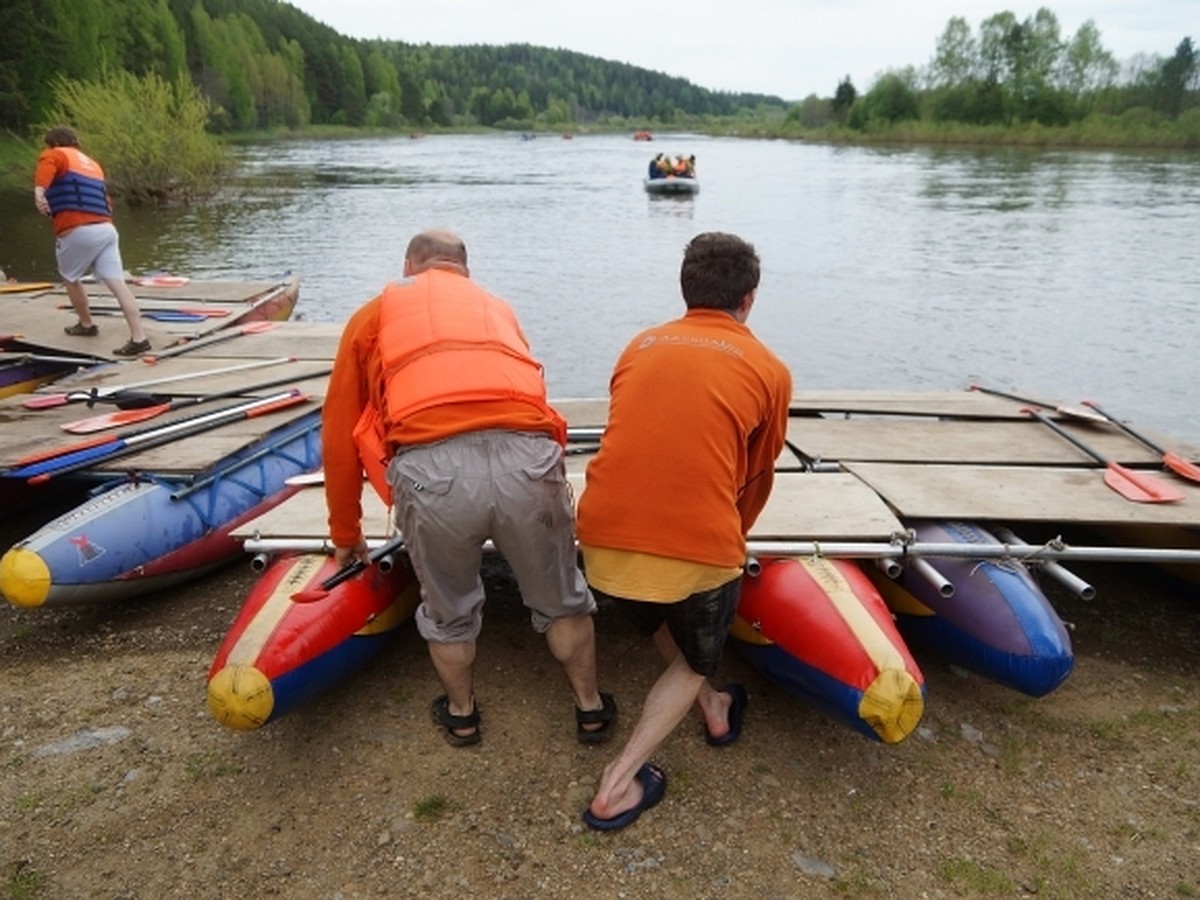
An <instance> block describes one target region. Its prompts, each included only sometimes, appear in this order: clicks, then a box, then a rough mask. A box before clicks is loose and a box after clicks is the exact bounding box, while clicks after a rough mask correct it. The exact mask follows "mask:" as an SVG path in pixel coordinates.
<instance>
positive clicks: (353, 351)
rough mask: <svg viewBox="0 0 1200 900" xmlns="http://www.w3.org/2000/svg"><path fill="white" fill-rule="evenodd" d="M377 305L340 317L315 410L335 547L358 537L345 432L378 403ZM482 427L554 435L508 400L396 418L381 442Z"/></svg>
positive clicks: (354, 463) (354, 459) (352, 455)
mask: <svg viewBox="0 0 1200 900" xmlns="http://www.w3.org/2000/svg"><path fill="white" fill-rule="evenodd" d="M417 277H418V278H419V277H420V276H419V275H418V276H417ZM382 303H383V299H382V295H380V296H376V297H374V298H372V299H371V300H369V301H368V302H367V303H366V304H365V305H364V306H362V307H361V308H359V309H358V310H357V311H356V312H355V313H354V314H353V315H352V316H351V317H350V319H349V321H347V323H346V328H345V330H344V331H343V332H342V337H341V341H340V342H339V344H338V351H337V357H336V358H335V360H334V364H333V371H332V372H331V373H330V376H329V389H328V393H327V394H326V398H325V405H324V408H323V410H322V413H321V444H322V457H321V458H322V463H323V465H324V469H325V502H326V505H327V506H328V509H329V537H330V539H331V540H332V541H333V543H334V544H336V545H337V546H339V547H350V546H353V545H354V544H355V543H357V542H358V541H359V540H360V539H361V538H362V536H363V533H362V486H363V480H362V478H363V476H362V463H361V461H360V460H359V458H358V447H357V445H356V444H355V442H354V437H353V431H354V425H355V423H356V422H357V421H358V418H359V415H360V414H361V413H362V410H363V409H365V408H366V407H367V405H368V404H371V405H374V406H375V407H376V408H378V409H383V408H384V406H383V400H382V397H383V366H382V362H381V359H380V354H379V320H380V315H379V313H380V307H381V306H382ZM490 429H506V430H510V431H533V432H546V433H548V434H550V435H556V433H557V423H556V422H554V421H552V420H551V419H550V417H548V416H547V415H546V414H545V413H543V412H542V411H540V410H538V409H537V408H536V407H534V406H532V405H530V404H528V403H523V402H520V401H516V400H495V401H485V402H480V403H456V404H452V405H447V406H440V407H434V408H433V409H429V410H425V411H424V412H420V413H417V414H416V415H413V416H409V417H408V418H407V419H405V420H404V421H403V422H400V423H388V429H387V442H388V445H389V446H391V447H399V446H405V445H413V444H427V443H432V442H434V441H440V440H443V439H444V438H448V437H451V436H452V435H455V434H462V433H464V432H467V431H486V430H490Z"/></svg>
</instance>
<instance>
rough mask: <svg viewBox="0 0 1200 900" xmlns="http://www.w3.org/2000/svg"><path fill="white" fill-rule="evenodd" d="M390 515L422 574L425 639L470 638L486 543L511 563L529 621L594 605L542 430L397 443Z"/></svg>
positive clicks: (475, 629) (420, 610) (543, 623)
mask: <svg viewBox="0 0 1200 900" xmlns="http://www.w3.org/2000/svg"><path fill="white" fill-rule="evenodd" d="M388 480H389V481H390V482H391V485H392V492H393V496H394V497H395V501H396V521H397V524H398V525H399V526H400V533H401V534H402V535H403V537H404V542H405V545H406V549H407V550H408V555H409V559H411V560H412V564H413V569H414V571H415V572H416V575H417V580H418V581H419V582H420V583H421V605H420V606H419V607H417V611H416V615H415V619H416V623H417V630H418V631H419V632H420V634H421V636H422V637H423V638H425V639H426V640H431V641H441V642H454V641H470V640H474V639H475V638H476V637H477V636H478V634H479V630H480V628H481V626H482V623H483V602H484V599H485V597H484V587H483V580H482V578H481V577H480V571H479V570H480V565H481V563H482V561H483V543H484V541H486V540H488V539H489V538H490V539H491V541H492V543H493V544H495V546H496V549H497V550H498V551H500V553H501V554H502V555H503V556H504V558H505V560H506V561H507V562H508V564H509V566H511V567H512V572H513V577H514V578H515V579H516V581H517V587H518V588H519V590H520V593H521V599H522V601H523V602H524V604H525V606H527V607H528V608H529V609H530V610H531V613H532V615H531V620H532V623H533V627H534V629H535V630H536V631H538V632H544V631H545V630H546V629H547V628H549V627H550V623H551V622H552V621H553V620H554V619H558V618H562V617H563V616H574V615H580V614H583V613H589V614H590V613H593V612H595V611H596V601H595V599H594V598H593V597H592V592H591V591H590V590H589V589H588V586H587V582H586V581H585V580H584V578H583V573H582V572H580V570H579V565H578V562H579V555H578V551H577V550H576V547H575V504H574V502H573V501H572V497H571V483H570V482H569V481H567V477H566V467H565V465H564V462H563V451H562V447H561V446H559V444H558V442H557V441H555V440H554V439H553V438H551V437H550V436H549V435H539V434H528V433H525V432H515V431H501V430H495V431H475V432H469V433H467V434H461V435H456V436H454V437H452V438H447V439H446V440H444V441H438V442H437V443H435V444H422V445H420V446H416V447H407V448H402V449H401V451H400V452H399V453H398V454H397V455H396V456H395V457H394V458H393V459H392V461H391V464H390V465H389V467H388Z"/></svg>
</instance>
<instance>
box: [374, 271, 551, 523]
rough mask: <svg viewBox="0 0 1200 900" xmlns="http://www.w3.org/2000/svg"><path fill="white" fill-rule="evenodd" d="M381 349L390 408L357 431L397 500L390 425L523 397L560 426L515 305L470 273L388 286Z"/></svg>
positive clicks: (379, 478) (377, 484) (379, 488)
mask: <svg viewBox="0 0 1200 900" xmlns="http://www.w3.org/2000/svg"><path fill="white" fill-rule="evenodd" d="M379 352H380V359H381V362H382V370H383V379H384V385H383V401H384V406H385V410H383V411H382V415H381V411H379V410H376V409H375V408H374V407H370V408H368V409H366V410H364V411H363V413H362V415H361V416H360V417H359V420H358V423H357V425H356V427H355V429H354V439H355V443H356V444H357V446H358V448H359V457H360V459H361V460H362V462H363V469H364V471H365V472H366V473H367V476H368V479H369V480H370V482H371V484H372V486H373V487H374V488H375V490H376V492H377V493H379V495H380V496H381V497H382V498H383V499H384V501H385V502H390V499H391V498H390V490H388V488H387V483H386V477H385V475H384V469H385V467H386V462H385V460H386V459H387V457H388V453H387V449H386V437H385V436H386V430H387V425H388V423H396V422H400V421H401V420H403V419H404V418H405V417H407V416H411V415H414V414H416V413H419V412H421V411H422V410H426V409H431V408H433V407H435V406H441V405H444V404H450V403H463V402H473V401H486V400H518V401H522V402H525V403H529V404H530V405H532V406H534V407H536V408H537V409H539V410H541V411H543V412H544V413H545V414H546V415H547V416H548V417H549V418H550V419H551V420H552V421H554V422H556V423H557V424H558V428H557V434H556V435H555V436H556V437H557V439H558V441H559V443H565V442H566V435H567V426H566V421H565V420H564V419H563V418H562V417H561V416H560V415H559V414H558V412H556V411H555V410H554V409H553V407H551V406H550V404H549V402H548V401H547V397H546V382H545V379H544V378H543V375H542V366H541V364H540V363H539V362H538V361H537V360H536V359H534V358H533V356H532V355H530V353H529V347H528V345H527V344H526V342H525V338H524V336H523V335H522V334H521V328H520V325H519V324H518V323H517V317H516V315H515V314H514V313H513V311H512V309H511V307H509V305H508V304H507V303H505V302H504V301H503V300H500V299H499V298H497V297H493V296H492V295H491V294H489V293H488V292H487V291H485V290H483V289H482V288H480V287H479V286H478V285H476V284H475V283H474V282H472V281H471V280H470V279H469V278H467V277H465V276H463V275H459V274H458V273H455V272H450V271H447V270H445V269H429V270H427V271H425V272H422V273H421V274H420V275H417V276H416V277H415V278H413V279H410V280H407V281H405V282H402V283H399V284H389V285H388V286H387V287H385V288H384V290H383V298H382V305H381V307H380V311H379Z"/></svg>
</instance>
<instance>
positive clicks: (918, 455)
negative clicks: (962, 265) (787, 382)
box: [788, 417, 1160, 466]
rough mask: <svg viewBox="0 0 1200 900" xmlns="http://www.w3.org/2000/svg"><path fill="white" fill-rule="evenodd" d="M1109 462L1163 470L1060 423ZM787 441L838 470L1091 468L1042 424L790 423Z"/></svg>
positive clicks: (1109, 439)
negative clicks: (886, 466)
mask: <svg viewBox="0 0 1200 900" xmlns="http://www.w3.org/2000/svg"><path fill="white" fill-rule="evenodd" d="M1059 424H1061V425H1062V426H1063V427H1064V428H1065V429H1066V430H1067V431H1068V432H1070V433H1071V434H1073V435H1075V436H1076V437H1077V438H1079V440H1081V441H1083V442H1084V443H1085V444H1087V445H1088V446H1090V447H1092V448H1094V449H1095V450H1096V451H1097V452H1099V453H1100V454H1101V455H1102V456H1105V457H1107V458H1109V459H1114V460H1116V461H1117V462H1120V463H1124V464H1126V465H1138V464H1146V465H1150V466H1156V465H1157V464H1158V463H1159V462H1160V456H1159V454H1156V453H1153V452H1151V451H1149V450H1147V449H1146V448H1145V447H1144V446H1143V445H1142V444H1140V443H1138V442H1137V441H1135V440H1133V439H1132V438H1130V437H1128V436H1127V435H1125V434H1123V433H1122V432H1121V431H1119V430H1117V429H1116V428H1115V427H1113V426H1109V425H1103V424H1099V423H1083V424H1080V423H1076V422H1068V421H1060V423H1059ZM788 440H789V441H790V442H791V443H792V444H794V445H795V446H796V447H798V448H799V449H800V450H801V451H803V453H804V454H805V455H807V456H808V457H810V458H813V459H820V460H834V461H839V462H850V461H869V462H909V463H913V462H922V463H979V464H1002V465H1004V464H1009V465H1033V464H1036V465H1052V466H1071V465H1080V464H1083V465H1088V464H1091V462H1092V461H1091V459H1090V458H1089V457H1088V456H1087V455H1086V454H1084V453H1083V452H1082V451H1081V450H1079V448H1077V447H1075V446H1073V445H1072V444H1071V443H1070V442H1069V441H1066V440H1064V439H1063V438H1062V437H1060V436H1059V435H1057V434H1055V433H1054V432H1053V431H1052V430H1051V429H1049V428H1047V427H1046V426H1045V425H1043V424H1042V423H1040V422H1037V421H1036V420H1033V419H1030V418H1028V417H1024V418H1023V419H1022V420H1021V421H1008V420H1005V421H978V420H973V421H968V420H962V419H936V418H919V419H917V418H852V419H823V418H800V419H791V420H790V421H789V423H788Z"/></svg>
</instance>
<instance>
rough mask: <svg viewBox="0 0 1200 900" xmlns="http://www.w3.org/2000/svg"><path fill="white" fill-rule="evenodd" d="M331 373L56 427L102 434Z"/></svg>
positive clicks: (323, 371)
mask: <svg viewBox="0 0 1200 900" xmlns="http://www.w3.org/2000/svg"><path fill="white" fill-rule="evenodd" d="M332 371H333V370H332V369H321V370H320V371H317V372H305V373H302V374H299V375H287V376H285V377H283V378H273V379H271V380H270V381H260V382H257V383H256V384H246V385H241V386H240V387H235V388H230V389H229V390H225V391H217V392H215V393H212V394H202V395H201V396H199V397H184V398H182V399H179V400H172V401H170V402H168V403H160V404H159V405H157V406H143V407H140V408H136V409H119V410H117V411H116V412H110V413H102V414H101V415H98V416H91V417H90V418H87V419H78V420H76V421H74V422H67V423H65V424H63V425H61V426H60V427H61V428H62V430H63V431H69V432H71V434H91V433H92V432H95V431H104V430H106V429H108V428H119V427H120V426H122V425H132V424H133V423H135V422H145V421H146V420H147V419H153V418H155V417H156V416H161V415H162V414H163V413H169V412H173V411H175V410H177V409H184V408H186V407H188V406H197V405H199V404H201V403H208V402H209V401H210V400H227V399H229V398H230V397H244V396H246V395H247V394H252V393H253V392H254V391H265V390H266V389H267V388H273V387H279V386H280V385H281V384H291V383H293V382H297V381H307V380H308V379H310V378H322V377H324V376H326V375H328V374H329V373H330V372H332Z"/></svg>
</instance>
